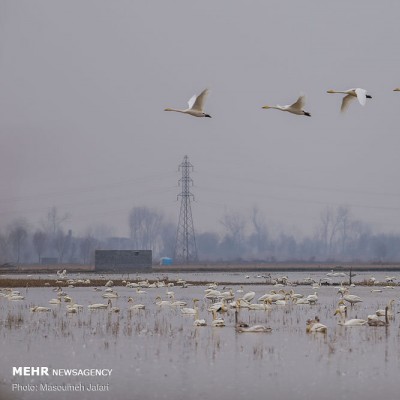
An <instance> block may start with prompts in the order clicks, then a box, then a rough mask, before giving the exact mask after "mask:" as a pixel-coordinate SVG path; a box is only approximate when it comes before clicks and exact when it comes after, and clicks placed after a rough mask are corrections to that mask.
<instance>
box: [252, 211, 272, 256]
mask: <svg viewBox="0 0 400 400" xmlns="http://www.w3.org/2000/svg"><path fill="white" fill-rule="evenodd" d="M251 222H252V224H253V228H254V232H253V234H252V235H251V236H250V244H251V245H252V246H254V247H255V249H256V251H257V253H261V252H263V251H265V250H266V249H267V239H268V231H267V226H266V224H265V219H264V217H263V216H262V215H261V213H260V210H259V208H258V207H256V206H254V207H253V209H252V212H251Z"/></svg>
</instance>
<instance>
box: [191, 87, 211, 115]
mask: <svg viewBox="0 0 400 400" xmlns="http://www.w3.org/2000/svg"><path fill="white" fill-rule="evenodd" d="M207 94H208V89H204V90H203V91H202V92H201V93H200V94H199V95H198V96H197V97H196V100H195V101H194V103H193V105H192V106H191V107H190V103H189V107H190V108H191V109H192V110H196V111H200V112H203V109H204V102H205V100H206V97H207ZM194 97H195V96H194ZM192 99H193V97H192V98H191V99H190V101H191V100H192Z"/></svg>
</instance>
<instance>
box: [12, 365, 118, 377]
mask: <svg viewBox="0 0 400 400" xmlns="http://www.w3.org/2000/svg"><path fill="white" fill-rule="evenodd" d="M111 373H112V369H106V368H104V369H97V368H85V369H78V368H68V369H67V368H52V369H51V370H49V368H48V367H12V374H13V376H111Z"/></svg>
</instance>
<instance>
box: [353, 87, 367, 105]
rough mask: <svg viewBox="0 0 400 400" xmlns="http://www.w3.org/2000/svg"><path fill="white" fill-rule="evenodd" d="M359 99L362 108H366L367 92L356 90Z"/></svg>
mask: <svg viewBox="0 0 400 400" xmlns="http://www.w3.org/2000/svg"><path fill="white" fill-rule="evenodd" d="M355 92H356V95H357V99H358V101H359V102H360V104H361V105H362V106H365V103H366V102H367V91H366V90H365V89H360V88H358V89H356V90H355Z"/></svg>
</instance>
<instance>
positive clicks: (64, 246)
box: [54, 229, 72, 263]
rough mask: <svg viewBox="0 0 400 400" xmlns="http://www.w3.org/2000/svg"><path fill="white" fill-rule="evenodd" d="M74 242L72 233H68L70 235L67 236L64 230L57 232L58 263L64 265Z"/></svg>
mask: <svg viewBox="0 0 400 400" xmlns="http://www.w3.org/2000/svg"><path fill="white" fill-rule="evenodd" d="M71 240H72V232H71V231H68V234H65V233H64V231H63V230H62V229H59V230H58V231H57V232H56V235H55V237H54V247H55V249H56V251H57V255H58V262H60V263H62V262H63V259H64V255H65V254H66V253H67V252H68V250H69V247H70V245H71Z"/></svg>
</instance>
